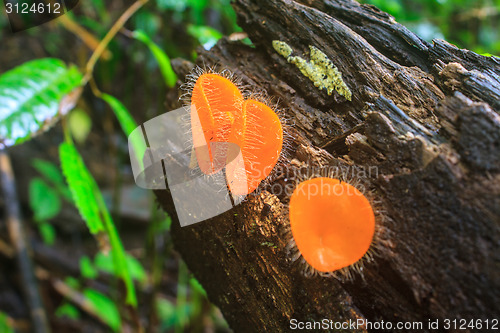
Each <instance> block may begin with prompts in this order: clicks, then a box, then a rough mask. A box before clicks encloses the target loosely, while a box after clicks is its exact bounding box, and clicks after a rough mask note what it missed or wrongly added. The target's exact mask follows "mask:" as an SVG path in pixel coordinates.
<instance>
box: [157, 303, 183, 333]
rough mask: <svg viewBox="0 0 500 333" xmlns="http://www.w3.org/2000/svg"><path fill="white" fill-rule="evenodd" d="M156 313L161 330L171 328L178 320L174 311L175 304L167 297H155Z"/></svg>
mask: <svg viewBox="0 0 500 333" xmlns="http://www.w3.org/2000/svg"><path fill="white" fill-rule="evenodd" d="M156 313H157V315H158V319H159V320H160V324H161V328H162V331H163V330H168V329H171V328H173V327H174V326H175V325H176V324H177V323H178V321H179V318H178V317H177V313H176V311H175V304H173V303H172V302H171V301H169V300H168V299H165V298H157V299H156Z"/></svg>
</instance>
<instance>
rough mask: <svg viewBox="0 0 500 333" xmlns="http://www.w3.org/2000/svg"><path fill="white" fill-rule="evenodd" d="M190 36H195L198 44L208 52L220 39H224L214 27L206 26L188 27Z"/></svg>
mask: <svg viewBox="0 0 500 333" xmlns="http://www.w3.org/2000/svg"><path fill="white" fill-rule="evenodd" d="M187 32H188V34H190V35H191V36H193V37H194V38H196V39H197V40H198V42H199V43H200V44H201V45H203V47H204V48H205V49H206V50H210V49H211V48H212V46H214V45H215V44H216V43H217V41H218V40H219V39H221V38H222V34H221V33H220V32H218V31H217V30H215V29H214V28H212V27H209V26H205V25H192V24H190V25H188V28H187Z"/></svg>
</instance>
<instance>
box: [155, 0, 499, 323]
mask: <svg viewBox="0 0 500 333" xmlns="http://www.w3.org/2000/svg"><path fill="white" fill-rule="evenodd" d="M233 7H234V9H235V10H236V13H237V15H238V22H239V25H240V26H241V27H243V29H244V31H245V32H246V33H247V34H248V36H249V37H250V39H251V40H252V42H253V43H254V45H255V48H251V47H249V46H245V45H242V44H241V43H238V42H231V41H229V40H228V39H222V40H221V41H220V42H219V43H218V44H217V45H216V46H215V47H214V48H213V49H212V50H210V51H203V52H201V53H200V55H199V57H198V59H197V63H198V64H199V65H201V66H203V65H205V66H214V65H217V66H218V67H219V68H221V69H222V68H227V69H229V70H231V71H232V72H234V73H235V75H236V76H237V77H239V78H241V79H242V81H243V82H244V83H245V84H248V85H249V86H250V87H251V88H252V89H255V90H265V91H267V94H268V95H269V96H272V97H273V98H275V99H277V100H279V103H278V105H279V108H280V109H282V110H283V111H284V114H285V118H286V119H287V123H288V124H289V125H288V127H287V132H288V134H289V135H288V137H289V138H290V139H289V142H288V148H289V149H288V153H287V157H286V158H285V161H284V162H282V163H281V164H280V166H281V167H283V168H285V170H290V171H293V170H296V169H297V168H304V167H309V168H312V167H316V168H318V167H325V166H339V165H341V166H351V167H355V168H358V169H364V170H377V172H376V173H374V174H367V176H366V177H367V179H366V181H367V182H368V186H369V188H370V189H372V190H373V191H374V192H373V193H374V194H373V196H374V197H375V198H376V200H377V201H379V202H380V203H379V204H378V207H379V210H380V216H381V217H382V218H380V219H379V221H378V222H377V223H379V224H380V225H379V227H380V229H381V230H383V231H382V235H381V236H380V237H381V240H380V244H379V246H378V247H377V250H378V253H377V255H376V256H375V260H374V261H373V262H372V263H369V264H367V265H366V266H364V268H363V271H364V272H363V274H362V275H361V274H358V273H355V274H353V279H352V280H348V281H341V280H339V279H336V278H332V277H330V278H327V277H321V276H315V277H309V278H308V277H305V276H304V275H303V270H302V268H301V267H300V265H299V264H297V262H293V261H292V260H291V259H290V257H289V256H288V255H287V250H286V246H287V244H288V242H289V236H288V234H287V233H286V232H283V231H284V230H285V231H286V228H287V227H286V226H287V224H288V221H287V214H288V213H287V209H288V207H287V203H288V200H289V198H287V197H286V196H283V195H279V194H276V193H273V191H271V190H270V189H269V188H270V187H268V189H269V190H268V191H262V192H261V193H260V194H258V195H250V196H249V197H248V198H247V200H246V201H245V202H243V203H242V204H240V205H238V206H236V207H235V208H234V209H233V210H231V211H228V212H226V213H224V214H221V215H219V216H217V217H215V218H213V219H210V220H208V221H204V222H201V223H198V224H195V225H192V226H187V227H183V228H181V227H180V226H179V224H178V223H177V222H176V221H175V217H176V214H175V210H174V208H173V205H172V200H171V197H170V195H169V192H168V191H157V192H156V194H157V197H158V200H159V202H160V204H161V205H162V206H163V207H164V208H165V209H166V210H167V211H168V212H169V213H170V214H171V216H172V217H174V223H173V224H172V236H173V239H174V243H175V246H176V248H177V250H178V251H179V252H180V253H181V254H182V257H183V258H184V260H185V261H186V263H187V264H188V267H189V269H190V270H191V271H192V272H193V273H194V275H195V276H196V278H197V279H198V280H199V281H200V282H201V284H202V285H203V286H204V288H205V289H206V291H207V294H208V296H209V298H210V300H211V301H212V302H213V303H215V304H216V305H217V306H219V307H220V309H221V310H222V312H223V314H224V316H225V318H226V319H227V321H228V322H229V325H230V326H231V328H233V329H234V330H235V331H236V332H247V331H248V332H260V331H269V332H283V331H289V330H290V327H291V326H290V320H291V319H292V318H295V319H297V320H298V321H321V320H322V319H324V318H326V319H328V320H332V321H334V322H348V321H349V320H352V321H356V320H357V319H366V320H368V321H370V322H381V321H382V320H383V321H384V322H391V323H393V324H394V325H396V322H422V325H423V329H424V331H430V330H429V328H428V322H429V320H432V321H435V320H436V319H438V320H439V323H440V329H439V331H447V329H446V327H445V325H444V324H445V321H444V320H445V319H450V320H453V319H457V320H459V319H461V318H464V319H473V318H474V319H480V318H481V319H489V320H490V322H491V320H492V319H494V318H497V319H498V318H500V307H498V304H499V303H500V274H499V273H500V268H499V265H500V251H499V250H500V247H499V244H500V116H499V114H498V113H499V111H500V79H499V77H500V60H499V59H498V58H495V57H484V56H480V55H477V54H475V53H473V52H471V51H468V50H461V49H458V48H456V47H454V46H453V45H450V44H448V43H446V42H444V41H442V40H435V41H434V42H433V43H432V44H430V43H428V42H426V41H424V40H422V39H420V38H419V37H418V36H416V35H414V34H413V33H411V32H410V31H409V30H407V29H406V28H405V27H403V26H402V25H400V24H398V23H396V22H395V21H394V18H392V17H391V16H389V15H387V14H385V13H383V12H380V11H379V10H377V9H376V8H374V7H371V6H365V5H359V4H358V3H357V2H355V1H350V0H322V1H314V0H299V1H292V0H236V1H235V2H234V4H233ZM274 40H279V41H282V42H285V43H286V44H288V45H289V46H290V47H291V49H292V50H293V55H294V56H300V57H302V58H304V59H306V60H309V58H310V56H309V53H310V46H314V47H315V48H317V49H318V50H320V51H321V52H323V53H324V54H326V56H327V57H328V58H329V59H330V60H331V61H332V62H333V64H334V65H335V66H336V67H337V68H338V70H339V71H340V73H342V78H343V80H344V82H345V84H346V85H347V87H349V89H350V91H351V93H352V101H349V100H348V98H346V96H347V95H346V94H344V96H342V95H341V94H339V93H337V92H336V91H334V92H333V93H332V94H331V95H329V94H328V92H327V90H326V89H320V88H317V87H316V86H315V85H314V83H313V82H312V81H311V80H310V79H309V78H308V77H306V76H305V75H304V74H303V73H302V72H301V70H300V69H299V68H298V67H297V66H296V65H294V64H293V63H291V62H287V59H285V57H283V56H282V55H280V54H279V53H278V52H277V51H276V50H275V48H273V41H274ZM174 63H175V69H176V70H177V72H178V73H180V74H181V75H182V74H187V73H188V72H189V70H190V68H192V66H193V65H192V64H190V63H187V62H182V61H176V62H174ZM176 97H177V96H170V97H169V100H168V102H167V105H168V107H169V109H171V108H174V107H178V106H179V105H178V102H176ZM370 168H373V169H370ZM287 181H288V180H287ZM284 182H285V177H284V176H283V177H279V175H274V177H273V179H272V180H271V181H270V183H271V185H273V184H281V185H283V183H284ZM457 323H459V322H457ZM483 325H484V322H483ZM389 328H390V327H388V326H386V330H387V331H394V330H396V329H395V326H393V327H392V329H389ZM453 328H454V327H453V326H452V327H451V329H450V331H454V329H453ZM457 328H458V327H457ZM483 328H484V327H483ZM468 330H469V331H478V330H479V329H477V328H476V329H471V328H468ZM344 331H353V332H354V331H356V332H357V331H370V327H369V326H363V327H361V326H360V327H358V328H356V329H352V327H348V328H346V329H345V330H344ZM405 331H411V329H410V330H405ZM461 332H463V331H461Z"/></svg>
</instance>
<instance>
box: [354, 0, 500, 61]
mask: <svg viewBox="0 0 500 333" xmlns="http://www.w3.org/2000/svg"><path fill="white" fill-rule="evenodd" d="M361 2H363V3H368V4H372V5H375V6H376V7H378V8H379V9H381V10H382V11H384V12H387V13H389V14H391V15H392V16H394V17H395V18H396V20H397V21H398V22H399V23H401V24H403V25H405V26H407V27H408V28H409V29H410V30H412V31H414V32H415V33H417V34H418V35H419V36H420V37H422V38H424V39H426V40H429V41H430V40H432V39H433V38H441V39H445V40H447V41H448V42H450V43H453V44H455V45H457V46H458V47H461V48H466V49H469V50H472V51H475V52H477V53H480V54H483V53H491V54H496V55H500V0H362V1H361Z"/></svg>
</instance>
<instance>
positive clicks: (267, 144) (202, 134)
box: [191, 73, 283, 195]
mask: <svg viewBox="0 0 500 333" xmlns="http://www.w3.org/2000/svg"><path fill="white" fill-rule="evenodd" d="M191 128H192V134H193V144H194V147H195V154H196V159H197V161H198V166H199V168H200V170H201V171H202V172H203V173H204V174H207V175H211V174H214V173H217V172H219V171H220V170H222V169H223V168H224V167H226V180H227V184H228V186H229V189H230V191H231V193H233V194H234V195H246V194H249V193H251V192H253V191H254V190H255V189H256V188H257V187H258V186H259V184H260V183H261V181H262V180H264V179H265V178H266V177H267V176H268V175H269V174H270V173H271V171H272V169H273V168H274V166H275V165H276V163H277V161H278V158H279V156H280V153H281V149H282V145H283V129H282V126H281V122H280V120H279V118H278V116H277V115H276V113H275V112H274V111H273V110H272V109H271V108H269V107H268V106H267V105H265V104H264V103H261V102H258V101H256V100H253V99H247V100H244V98H243V94H242V93H241V91H240V90H239V89H238V87H237V86H236V85H235V84H233V82H231V81H230V80H229V79H227V78H225V77H223V76H221V75H219V74H215V73H207V74H202V75H200V76H199V77H198V79H197V80H196V83H195V85H194V88H193V91H192V95H191ZM226 142H229V143H232V144H235V145H236V146H235V145H232V146H231V145H230V146H229V149H228V146H227V145H224V144H221V143H226ZM233 147H238V149H236V150H238V151H237V152H234V150H235V149H233Z"/></svg>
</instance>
